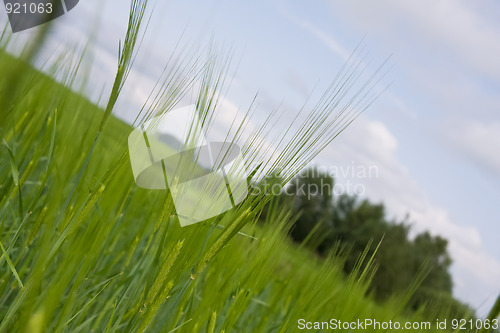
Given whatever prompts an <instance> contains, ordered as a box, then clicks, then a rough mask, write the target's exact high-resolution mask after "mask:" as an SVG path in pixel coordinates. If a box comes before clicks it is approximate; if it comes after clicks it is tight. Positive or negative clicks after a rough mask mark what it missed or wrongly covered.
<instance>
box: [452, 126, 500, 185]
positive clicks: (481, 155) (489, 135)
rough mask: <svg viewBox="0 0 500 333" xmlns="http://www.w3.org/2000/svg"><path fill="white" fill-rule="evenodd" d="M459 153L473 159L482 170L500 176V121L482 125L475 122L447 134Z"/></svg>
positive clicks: (455, 128)
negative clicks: (499, 151)
mask: <svg viewBox="0 0 500 333" xmlns="http://www.w3.org/2000/svg"><path fill="white" fill-rule="evenodd" d="M446 135H447V137H448V140H449V141H450V142H451V143H452V145H453V146H454V147H455V149H457V150H458V151H461V152H462V153H464V154H466V155H467V156H468V157H469V158H472V159H473V160H474V161H475V162H476V163H477V164H479V165H480V166H481V167H482V168H484V169H486V170H487V171H489V172H490V173H493V174H494V175H496V176H500V154H499V153H498V150H499V149H500V121H495V122H491V123H481V122H477V121H475V120H471V121H470V122H462V123H460V124H457V125H456V126H455V127H454V129H453V131H448V133H447V134H446Z"/></svg>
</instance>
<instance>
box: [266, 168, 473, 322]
mask: <svg viewBox="0 0 500 333" xmlns="http://www.w3.org/2000/svg"><path fill="white" fill-rule="evenodd" d="M262 184H265V180H264V181H263V182H262ZM262 186H266V185H262ZM333 188H334V179H333V178H332V177H331V176H330V175H328V174H326V173H324V172H320V171H318V170H313V169H309V170H306V171H305V172H303V173H302V174H300V175H299V176H297V177H296V178H294V179H293V180H292V181H291V182H290V183H289V184H288V185H287V188H286V189H284V190H282V191H280V192H279V193H273V194H274V195H275V197H274V198H273V200H272V201H271V203H270V204H269V205H278V206H282V207H286V209H290V210H292V211H293V214H294V216H296V218H295V220H294V223H293V225H292V226H291V229H290V232H289V234H290V237H291V238H292V239H293V240H294V241H296V242H299V243H301V244H303V246H305V247H307V248H309V249H310V250H312V251H315V252H316V253H317V254H318V255H319V256H327V255H329V254H331V253H332V251H334V252H336V253H343V254H341V255H340V257H341V258H342V259H343V260H344V265H343V269H344V271H345V273H346V274H351V273H352V272H353V271H354V270H355V269H356V267H357V264H358V262H359V258H360V257H361V256H362V255H363V254H364V255H365V257H366V258H372V257H373V264H374V265H375V272H374V273H373V277H372V279H371V283H370V292H371V293H372V294H373V297H374V298H375V299H376V300H378V301H387V300H388V299H389V298H391V297H392V296H396V295H403V294H405V293H408V292H409V290H410V289H411V288H413V289H412V290H411V296H410V297H409V299H408V300H407V302H406V309H407V310H410V311H417V310H420V311H426V312H428V314H429V315H435V316H443V314H444V315H448V316H449V318H467V317H474V314H473V311H472V310H471V308H470V307H468V306H467V305H465V304H463V303H462V302H460V301H458V300H457V299H455V298H454V297H453V295H452V291H453V283H452V278H451V275H450V271H449V270H450V265H451V263H452V260H451V257H450V255H449V253H448V241H447V240H446V239H444V238H442V237H440V236H434V235H431V234H430V233H429V232H422V233H418V234H416V233H414V232H411V233H410V231H411V224H410V221H409V218H408V217H406V218H405V219H404V220H402V221H392V220H388V218H387V217H386V212H385V207H384V205H383V204H378V203H377V204H376V203H372V202H370V201H368V200H366V199H365V200H361V199H359V198H358V197H356V196H353V195H348V194H341V195H338V196H335V195H334V194H333ZM311 189H314V191H311ZM318 189H320V190H318ZM266 190H268V191H269V189H266ZM272 192H275V191H274V190H273V191H272ZM268 209H269V206H268V207H266V208H265V209H264V211H263V213H262V214H263V215H262V217H261V218H262V219H263V220H264V219H265V216H266V213H267V211H268ZM367 262H368V260H365V263H364V264H365V265H366V263H367ZM358 269H359V267H358ZM361 269H363V268H361ZM412 286H413V287H412Z"/></svg>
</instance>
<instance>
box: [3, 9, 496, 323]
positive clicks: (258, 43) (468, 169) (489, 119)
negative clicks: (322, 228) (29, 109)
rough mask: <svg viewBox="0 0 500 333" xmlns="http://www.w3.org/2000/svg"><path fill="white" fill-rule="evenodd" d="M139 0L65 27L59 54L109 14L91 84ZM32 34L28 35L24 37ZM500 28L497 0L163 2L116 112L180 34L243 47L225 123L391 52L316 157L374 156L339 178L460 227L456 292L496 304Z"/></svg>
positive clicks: (357, 160)
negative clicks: (374, 85) (379, 88)
mask: <svg viewBox="0 0 500 333" xmlns="http://www.w3.org/2000/svg"><path fill="white" fill-rule="evenodd" d="M128 7H129V4H128V2H127V1H123V0H121V1H118V0H107V1H104V2H102V1H97V0H85V1H81V3H80V5H79V6H78V7H76V8H75V9H74V10H73V11H72V12H70V13H69V14H67V15H65V16H64V17H62V18H61V19H59V20H57V21H56V23H55V24H54V26H53V30H54V33H53V35H52V36H51V39H50V44H49V47H48V48H47V50H48V51H46V52H47V53H46V54H47V57H48V55H49V54H53V53H54V49H57V50H64V49H65V47H67V46H71V45H74V44H75V43H79V42H81V43H83V42H84V41H86V39H87V36H88V34H89V32H90V31H92V29H95V28H96V27H98V31H99V33H98V34H97V38H96V40H95V43H94V45H93V47H92V52H93V55H94V58H93V61H92V62H89V66H91V67H92V68H93V75H92V78H91V82H92V85H91V88H89V94H91V95H92V96H97V95H98V94H99V93H100V92H102V91H104V92H107V91H109V89H110V85H111V83H112V79H113V73H114V68H115V67H114V66H115V64H116V54H117V49H118V40H119V39H120V38H122V36H123V35H124V32H125V27H126V20H127V15H128ZM1 19H2V22H5V20H6V15H5V13H4V12H3V11H2V13H1ZM97 24H99V25H97ZM33 33H34V31H27V32H23V33H19V34H16V35H15V39H16V40H15V41H14V44H15V43H16V42H17V43H18V44H19V45H22V43H23V40H26V38H29V36H31V35H32V34H33ZM499 38H500V3H498V2H497V1H493V0H489V1H477V2H468V1H458V0H442V1H439V2H435V1H431V0H425V1H415V0H413V1H409V0H405V1H401V0H379V1H377V2H372V1H361V0H354V1H307V2H306V1H264V0H262V1H252V2H235V1H229V0H224V1H215V0H214V1H212V0H209V1H207V0H205V1H201V0H200V1H181V0H176V1H157V4H156V6H155V9H154V12H153V14H152V19H151V24H150V26H149V30H148V32H147V35H146V38H145V41H144V44H143V48H142V50H141V51H140V52H139V54H138V58H137V62H136V67H135V68H134V70H133V71H132V73H131V76H130V80H129V82H128V84H127V85H126V87H125V91H124V92H125V94H124V96H123V98H122V99H121V100H120V103H119V105H118V108H117V113H118V114H119V115H120V116H122V117H123V118H125V119H131V118H132V116H133V115H134V114H135V112H137V110H138V109H139V108H140V106H141V105H142V103H144V101H145V99H146V97H147V94H148V93H149V91H150V90H151V88H152V86H153V84H154V82H155V81H156V80H157V79H159V77H160V71H161V68H163V66H164V65H165V64H166V61H167V60H168V58H169V56H170V54H171V53H172V50H173V48H174V46H175V45H176V43H177V42H178V41H179V40H180V39H182V41H183V42H181V45H184V46H189V47H194V48H199V49H201V48H203V47H205V46H207V45H209V43H210V41H214V42H215V43H216V44H217V45H219V46H221V47H222V48H225V49H231V52H232V55H233V64H234V66H233V68H232V71H231V73H234V78H233V80H232V85H231V88H230V89H229V91H228V93H227V95H226V96H225V99H224V101H223V104H222V109H221V113H222V116H221V117H220V119H217V122H216V127H217V126H218V128H220V129H221V130H223V129H224V128H225V126H226V127H227V126H228V119H231V117H232V116H235V115H238V113H239V112H240V111H239V108H240V107H241V108H242V109H243V110H245V109H246V108H247V107H248V106H249V105H250V103H251V101H252V99H253V97H254V95H255V94H256V93H257V92H258V93H259V100H258V101H259V103H258V106H257V111H256V115H257V118H256V119H255V121H254V126H258V125H259V119H258V118H259V116H264V115H266V114H268V113H269V112H272V111H273V109H274V108H276V107H278V106H280V109H281V110H282V112H285V114H286V112H290V113H291V112H293V111H297V110H298V109H299V108H300V107H301V106H302V103H303V102H304V101H305V99H306V97H307V96H308V95H309V94H311V93H312V95H313V96H317V94H319V93H320V92H321V91H322V90H323V89H325V88H326V86H327V85H328V83H330V81H331V80H332V78H333V76H334V75H335V73H336V72H337V71H338V69H339V68H340V66H341V65H342V64H343V63H344V62H345V60H346V58H347V57H348V56H349V54H350V53H351V52H352V51H353V50H354V48H355V47H356V45H358V44H359V43H360V42H361V43H362V45H363V47H364V50H365V51H366V52H367V58H366V61H365V63H364V64H365V67H366V71H367V72H370V71H373V70H374V69H375V68H376V67H378V65H380V64H381V63H382V62H383V61H384V60H385V59H386V58H387V57H388V56H391V60H390V65H391V69H390V72H389V73H388V75H387V76H386V77H385V78H384V82H383V84H389V83H390V86H389V88H388V90H386V91H385V92H384V94H383V95H382V96H381V97H380V98H379V99H378V100H377V101H376V102H375V103H374V104H373V105H372V106H371V107H370V109H369V110H368V111H366V112H365V113H364V115H363V116H362V117H360V118H359V119H358V120H357V121H356V122H355V123H354V124H352V125H351V126H350V127H349V128H348V129H347V131H346V132H344V133H343V134H342V135H341V136H340V137H338V138H337V139H336V140H335V141H334V142H333V143H332V144H331V145H330V146H329V147H327V148H326V149H325V151H324V152H323V153H322V154H321V155H320V156H318V157H317V158H316V159H315V161H314V163H315V164H316V165H319V166H323V167H326V168H330V169H332V168H334V167H335V168H337V170H338V168H342V169H343V170H348V169H349V168H358V167H369V166H375V167H376V168H377V170H378V172H377V174H376V175H372V177H368V178H361V179H360V178H359V177H340V178H339V179H338V182H339V184H344V185H347V184H348V183H349V182H350V183H351V184H359V185H360V186H362V188H363V193H362V195H363V196H364V197H368V198H369V199H370V200H373V201H377V202H378V201H381V202H384V203H385V204H386V207H387V213H388V216H390V217H391V218H393V219H395V220H402V219H403V218H404V217H405V216H406V214H409V219H410V221H411V223H412V224H413V225H414V229H415V230H416V231H422V230H430V231H431V232H432V233H433V234H439V235H443V236H444V237H446V238H447V239H449V242H450V243H449V250H450V252H451V255H452V257H453V260H454V264H453V267H452V272H453V277H454V282H455V290H454V292H455V295H456V296H457V297H459V298H460V299H462V300H464V301H466V302H468V303H470V304H472V305H473V306H475V307H476V308H479V313H480V314H484V312H485V311H487V308H488V306H490V305H491V304H492V302H493V299H494V298H495V297H496V296H497V295H498V294H499V293H500V241H499V240H500V210H498V209H497V207H498V203H499V202H500V153H499V150H500V62H499V61H498V59H500V43H499ZM227 115H229V116H227ZM226 116H227V117H226ZM360 188H361V187H360Z"/></svg>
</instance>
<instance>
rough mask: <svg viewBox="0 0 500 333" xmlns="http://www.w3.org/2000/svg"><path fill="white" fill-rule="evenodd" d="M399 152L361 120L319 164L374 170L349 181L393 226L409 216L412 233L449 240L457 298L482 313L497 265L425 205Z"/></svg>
mask: <svg viewBox="0 0 500 333" xmlns="http://www.w3.org/2000/svg"><path fill="white" fill-rule="evenodd" d="M397 150H398V143H397V140H396V138H395V137H394V136H393V135H392V133H391V132H390V131H389V130H388V129H387V128H386V127H385V125H384V124H382V123H380V122H378V121H373V120H370V119H368V118H366V117H364V116H362V117H360V118H359V119H358V121H356V122H355V123H354V124H353V125H351V127H350V128H348V130H347V131H346V132H345V133H343V134H342V135H341V136H340V137H339V138H338V139H337V140H336V141H334V142H333V143H332V144H331V145H330V146H329V147H328V148H327V149H326V151H325V152H324V153H322V154H321V156H320V157H319V159H318V162H319V163H321V164H322V165H328V163H330V164H331V163H332V161H333V162H334V163H335V164H336V165H343V166H345V167H348V166H349V165H352V164H355V165H360V166H370V165H376V166H377V168H378V170H379V172H378V173H377V176H376V177H372V178H364V179H357V180H356V179H350V181H355V182H358V183H361V184H363V186H364V187H365V188H366V192H365V195H366V196H367V197H368V198H370V200H372V201H376V202H379V201H380V202H383V203H384V204H385V206H386V207H387V210H388V213H389V215H390V216H394V217H395V218H396V219H397V220H401V219H403V218H404V217H405V216H406V214H409V216H410V221H411V222H412V223H414V225H413V227H414V231H415V232H422V231H424V230H429V231H430V232H431V233H432V234H434V235H441V236H443V237H444V238H446V239H448V240H449V247H448V249H449V252H450V254H451V256H452V258H453V261H454V264H453V269H452V271H453V272H454V273H455V274H454V281H455V294H456V296H458V297H459V298H461V299H463V300H465V301H467V302H470V303H471V305H473V306H475V307H480V306H482V308H481V310H484V309H483V307H488V306H490V305H491V303H492V302H493V301H494V300H493V299H491V295H495V294H496V293H498V292H499V291H500V262H499V261H498V260H496V259H495V258H494V257H493V256H491V255H490V254H488V253H487V251H486V249H485V248H484V246H483V244H482V240H481V236H480V234H479V232H478V230H477V229H476V228H474V227H472V226H463V225H458V224H456V223H454V222H453V221H452V220H451V218H450V216H449V214H448V212H447V210H446V209H444V208H442V207H439V206H437V205H435V204H434V203H432V202H431V201H430V200H429V199H428V196H427V195H426V193H425V192H424V191H423V190H422V188H421V187H420V186H419V184H418V183H417V182H416V181H415V180H414V179H413V177H412V176H411V174H410V172H409V170H408V169H407V168H406V167H405V166H404V165H403V164H402V162H401V161H400V160H399V158H398V156H397V153H398V151H397ZM353 161H354V162H353ZM339 181H340V182H343V181H345V180H339ZM470 290H476V291H477V292H475V293H471V292H470ZM484 302H486V303H484Z"/></svg>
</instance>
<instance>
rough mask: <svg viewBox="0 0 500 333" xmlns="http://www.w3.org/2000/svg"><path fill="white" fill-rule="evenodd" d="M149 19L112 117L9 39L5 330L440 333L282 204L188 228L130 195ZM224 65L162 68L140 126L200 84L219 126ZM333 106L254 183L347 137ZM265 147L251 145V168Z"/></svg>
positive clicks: (0, 230)
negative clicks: (129, 88) (127, 101)
mask: <svg viewBox="0 0 500 333" xmlns="http://www.w3.org/2000/svg"><path fill="white" fill-rule="evenodd" d="M144 10H145V7H144V4H143V3H142V2H140V1H133V2H132V6H131V14H130V22H129V31H128V32H127V35H126V37H125V39H124V41H123V42H122V47H121V53H120V54H119V55H118V58H117V63H118V64H119V66H117V74H116V80H115V85H114V87H113V90H112V91H111V92H110V93H109V94H108V96H107V97H106V99H107V101H108V103H107V107H106V108H104V109H101V108H99V107H98V106H96V105H95V104H93V103H91V102H90V101H89V100H88V99H86V98H85V97H83V95H82V94H80V93H77V92H74V91H72V89H70V87H73V80H74V78H75V76H76V73H77V72H78V73H80V72H81V71H82V69H80V68H78V67H69V68H67V69H65V70H62V69H60V68H53V69H52V70H51V71H48V72H49V74H43V73H41V72H39V71H37V70H35V69H34V68H33V67H31V66H30V65H29V59H32V58H33V57H35V56H36V53H37V50H38V47H39V45H37V43H36V42H35V43H34V44H32V45H31V46H29V47H27V49H26V52H25V53H23V54H22V56H21V57H19V58H17V57H13V56H12V55H9V54H8V53H6V52H5V46H6V45H7V43H8V39H9V36H8V33H6V32H4V34H3V36H2V40H1V43H2V50H0V73H1V74H2V75H1V76H0V107H1V111H0V115H1V116H0V139H1V141H2V143H1V144H0V179H1V182H0V247H1V252H0V332H26V333H42V332H71V333H77V332H85V333H87V332H295V331H301V330H300V327H301V324H300V323H301V320H303V321H302V323H303V324H304V323H305V322H325V321H330V320H331V319H336V320H338V321H341V322H351V321H357V320H358V319H362V320H364V319H372V320H374V321H378V322H389V321H392V322H401V323H404V322H412V323H416V324H418V323H422V325H423V323H424V322H426V321H430V322H431V324H432V329H425V328H420V329H414V330H411V331H412V332H435V331H437V329H436V328H435V319H434V318H435V314H433V313H430V312H429V311H420V312H416V313H409V312H407V311H405V310H404V305H405V302H406V301H407V300H408V297H409V295H410V294H411V292H412V290H413V288H414V287H415V286H408V293H407V294H402V295H398V296H395V297H393V298H392V299H390V300H389V301H387V302H385V303H383V304H380V303H376V302H375V301H374V300H373V298H372V296H371V295H370V293H368V292H367V290H368V285H369V281H370V278H371V276H372V274H373V269H375V267H373V266H371V265H365V264H369V263H370V260H371V258H370V257H368V256H364V257H363V256H362V257H361V258H359V263H360V265H359V267H368V268H363V269H361V268H359V269H357V270H355V271H354V273H352V274H351V275H350V276H345V274H344V273H343V271H342V265H343V256H345V255H347V254H332V255H330V256H328V257H323V258H320V257H318V256H317V255H315V254H313V253H312V252H309V251H305V250H304V249H302V248H301V247H300V246H299V245H298V244H295V243H293V242H292V241H291V240H290V239H289V238H288V236H287V231H288V229H289V228H290V226H291V224H292V222H293V218H294V217H293V216H291V214H290V212H288V211H286V210H283V209H280V208H279V206H273V205H271V206H270V207H271V208H270V209H269V211H268V213H267V214H266V221H265V223H260V222H259V223H258V220H259V216H260V212H261V210H262V208H263V207H264V205H265V204H267V202H268V201H269V200H271V198H265V197H262V196H260V197H253V198H249V199H248V200H245V201H244V202H243V203H241V204H240V205H238V207H237V208H236V209H233V210H231V211H229V212H227V213H225V214H223V215H222V216H219V217H217V218H213V219H211V220H208V221H205V222H203V223H199V224H195V225H192V226H188V227H184V228H181V227H180V226H179V222H178V220H177V218H176V216H175V210H174V206H173V202H172V198H171V196H170V194H169V193H168V191H150V190H144V189H141V188H139V187H137V186H136V185H135V183H134V177H133V175H132V171H131V167H130V161H129V156H128V147H127V138H128V135H129V134H130V132H131V131H132V129H133V128H132V127H131V126H130V125H128V124H126V123H124V122H122V121H121V120H119V119H118V118H115V117H114V116H113V115H112V112H113V108H114V104H115V102H116V100H117V99H118V98H119V93H120V90H121V86H123V83H124V82H125V80H126V77H127V73H128V71H129V69H130V66H132V61H131V60H132V59H133V55H134V52H136V51H137V49H138V47H137V45H136V44H137V43H136V41H137V39H138V38H139V36H140V33H141V31H142V30H141V22H142V20H143V19H144V17H143V15H144ZM38 38H39V39H40V40H43V31H42V32H41V35H40V36H39V37H38ZM117 42H118V41H117ZM218 64H219V63H217V62H211V61H207V62H206V63H203V64H202V65H201V66H200V69H199V70H194V69H193V70H190V69H188V70H186V71H184V72H183V73H182V75H184V76H182V75H181V74H179V73H178V72H176V71H174V70H171V71H170V72H168V71H167V73H166V74H165V78H166V79H165V80H164V81H163V82H162V83H161V84H160V86H161V87H160V88H161V89H162V90H161V94H159V95H158V96H159V97H158V99H157V101H158V103H156V104H154V105H155V107H154V108H153V109H151V110H144V111H143V113H142V114H141V115H140V118H141V117H142V119H147V118H148V117H152V116H154V115H158V114H161V113H164V112H166V111H168V110H170V109H172V108H173V107H174V106H175V103H176V101H177V100H178V98H179V96H180V95H181V94H182V93H183V91H184V90H187V89H188V87H189V85H190V84H191V83H192V82H194V81H196V80H198V81H200V82H201V87H202V88H201V89H200V91H199V96H198V97H197V100H196V103H197V106H198V108H199V109H200V110H201V111H200V112H201V114H202V116H204V117H205V118H207V119H209V118H210V117H212V115H213V114H212V112H214V111H212V110H214V107H213V105H214V104H215V102H216V96H215V95H213V94H211V92H210V91H212V89H209V88H211V87H212V88H215V89H216V88H217V85H218V84H219V81H220V80H221V77H222V75H223V74H224V66H221V67H218V66H219V65H218ZM190 68H194V67H190ZM346 70H347V71H349V70H355V68H354V69H349V68H347V69H346ZM80 74H81V73H80ZM347 74H349V72H347ZM55 76H57V77H58V80H57V82H56V80H54V79H53V77H55ZM346 77H347V78H348V75H347V76H346ZM340 80H345V79H343V78H342V77H340ZM342 82H343V81H342ZM357 96H359V98H360V99H361V98H362V96H363V95H357ZM330 97H332V98H338V96H337V95H331V96H330ZM330 97H328V98H330ZM325 103H326V102H325ZM325 105H326V104H325ZM327 109H328V108H322V107H321V105H320V108H319V109H318V111H313V112H315V113H312V115H313V118H312V119H313V121H312V122H311V123H309V124H304V125H303V126H302V127H301V128H300V129H299V132H298V133H297V135H296V136H294V138H295V139H293V140H291V141H289V142H286V143H284V146H283V151H284V153H283V154H282V156H279V158H278V160H277V161H276V162H273V164H270V165H268V166H267V167H263V168H261V169H258V170H256V171H257V174H256V175H255V176H256V177H257V176H258V177H260V179H262V177H268V178H272V179H274V181H276V182H285V181H287V180H289V179H290V178H291V177H293V176H294V175H295V174H297V173H298V172H299V171H300V170H301V168H302V167H303V166H305V165H306V164H307V163H308V162H309V161H310V160H311V158H312V157H314V154H315V153H317V152H318V151H319V150H320V149H321V148H322V146H324V145H326V144H328V143H329V142H330V141H331V140H332V139H333V138H334V137H335V136H336V134H338V133H337V132H335V133H333V132H332V133H328V132H324V131H321V129H322V128H323V127H322V126H324V125H325V124H326V125H329V124H330V123H329V122H331V121H335V122H336V123H339V124H340V127H339V131H341V130H343V129H344V128H345V126H347V125H348V124H349V123H350V121H351V120H353V119H354V117H355V116H356V115H355V114H349V113H343V114H342V113H341V117H337V118H335V117H333V118H332V117H331V116H330V113H329V112H330V111H328V110H327ZM346 112H348V111H346ZM342 117H344V118H345V122H344V123H342V120H343V119H344V118H342ZM316 133H319V134H316ZM252 149H253V150H252ZM258 149H259V146H258V143H256V142H250V144H249V145H248V156H249V157H250V159H251V158H252V151H254V150H258ZM276 170H279V171H280V172H281V173H280V177H277V176H274V175H275V174H276ZM273 177H274V178H273ZM375 241H378V240H375ZM362 263H363V265H362ZM415 283H416V284H417V283H418V277H415ZM438 308H439V305H436V311H438ZM439 311H441V312H440V313H445V312H446V309H439ZM496 311H497V312H498V309H496ZM494 315H495V313H494V312H492V318H493V317H494ZM304 325H305V324H304ZM312 331H326V330H325V329H318V328H316V329H314V328H313V329H312ZM338 331H343V332H357V331H363V330H357V329H338ZM365 331H367V332H370V331H381V332H382V331H383V332H392V331H395V332H396V331H400V332H401V331H404V330H396V329H380V330H375V329H373V327H372V328H367V329H366V330H365ZM484 332H487V331H486V330H485V331H484Z"/></svg>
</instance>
